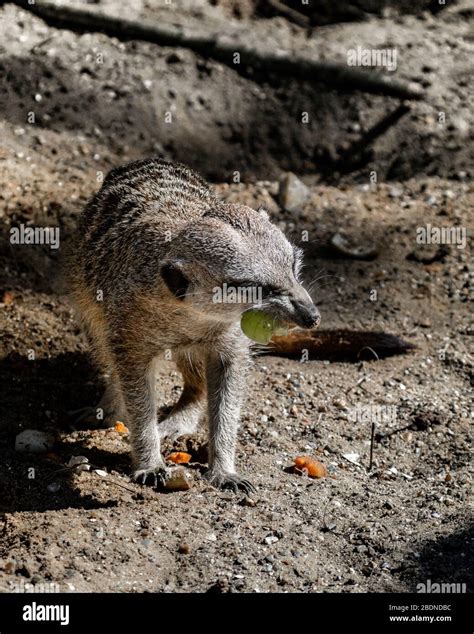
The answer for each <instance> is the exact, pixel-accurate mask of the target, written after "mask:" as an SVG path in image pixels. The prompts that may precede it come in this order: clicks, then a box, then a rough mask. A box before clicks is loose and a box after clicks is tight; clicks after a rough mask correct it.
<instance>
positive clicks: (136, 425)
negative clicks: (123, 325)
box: [117, 354, 170, 486]
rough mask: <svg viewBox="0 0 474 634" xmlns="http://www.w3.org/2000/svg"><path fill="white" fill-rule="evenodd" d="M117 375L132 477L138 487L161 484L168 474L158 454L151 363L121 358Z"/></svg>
mask: <svg viewBox="0 0 474 634" xmlns="http://www.w3.org/2000/svg"><path fill="white" fill-rule="evenodd" d="M117 371H118V376H119V380H120V386H121V389H122V395H123V399H124V403H125V408H126V416H127V424H128V426H129V428H130V433H131V442H132V453H133V463H134V465H133V466H134V469H135V470H134V473H133V477H134V479H135V480H137V481H138V482H140V483H141V484H151V485H153V486H157V485H158V484H161V485H162V484H164V482H165V480H166V477H167V475H168V473H169V471H170V470H169V469H167V467H166V465H165V462H164V460H163V457H162V455H161V450H160V436H159V434H158V427H157V416H156V396H155V360H154V359H147V360H146V361H145V360H140V361H139V360H137V355H132V354H130V355H122V356H121V357H120V361H119V362H118V363H117Z"/></svg>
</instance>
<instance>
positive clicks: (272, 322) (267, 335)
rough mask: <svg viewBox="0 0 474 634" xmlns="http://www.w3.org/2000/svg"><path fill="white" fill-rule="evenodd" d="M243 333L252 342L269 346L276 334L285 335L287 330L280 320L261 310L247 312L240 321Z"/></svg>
mask: <svg viewBox="0 0 474 634" xmlns="http://www.w3.org/2000/svg"><path fill="white" fill-rule="evenodd" d="M240 327H241V328H242V332H243V333H244V334H245V335H247V337H248V338H249V339H252V341H256V342H257V343H263V344H267V343H268V342H269V341H270V339H271V338H272V336H273V335H274V334H277V333H278V334H285V333H286V328H285V327H284V325H283V324H282V322H280V321H279V320H278V319H275V318H274V317H271V316H269V315H267V314H266V313H264V312H263V311H261V310H255V309H252V310H246V311H245V313H243V314H242V318H241V320H240Z"/></svg>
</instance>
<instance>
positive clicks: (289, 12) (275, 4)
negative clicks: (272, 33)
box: [267, 0, 309, 27]
mask: <svg viewBox="0 0 474 634" xmlns="http://www.w3.org/2000/svg"><path fill="white" fill-rule="evenodd" d="M267 4H268V5H269V6H270V7H271V8H272V9H274V10H275V11H276V12H277V13H281V14H282V15H284V16H285V18H287V19H288V20H290V21H291V22H294V23H295V24H298V26H302V27H308V26H309V18H308V16H307V15H304V14H303V13H300V12H299V11H296V10H295V9H292V8H291V7H289V6H288V5H287V4H284V3H283V2H281V0H267Z"/></svg>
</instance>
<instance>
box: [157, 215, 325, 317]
mask: <svg viewBox="0 0 474 634" xmlns="http://www.w3.org/2000/svg"><path fill="white" fill-rule="evenodd" d="M301 263H302V251H301V249H299V248H298V247H295V246H294V245H292V244H291V243H290V242H289V241H288V240H287V238H286V237H285V235H284V234H283V232H282V231H281V230H280V229H279V228H278V227H276V226H275V225H273V224H272V223H271V222H270V220H269V218H268V214H267V213H266V211H264V210H261V209H260V210H259V211H255V210H253V209H251V208H250V207H246V206H245V205H237V204H224V203H222V204H220V205H219V206H218V207H217V208H216V209H214V210H212V211H210V212H208V213H206V214H205V215H204V216H203V217H202V218H200V219H199V220H198V221H195V222H193V223H191V224H189V225H187V226H186V227H185V228H184V229H183V230H182V231H181V233H180V234H179V235H178V236H177V237H176V238H175V239H174V240H173V241H172V244H171V246H170V250H169V253H168V256H167V258H166V261H165V262H164V263H163V265H162V267H161V271H160V273H161V277H162V279H163V281H164V283H165V285H166V287H167V291H168V292H169V293H171V294H172V295H174V297H175V299H176V300H177V301H179V302H182V303H183V304H182V305H183V307H185V306H186V307H189V309H190V310H194V311H198V312H199V313H201V314H202V316H203V317H207V318H208V319H211V320H217V321H235V320H236V319H238V318H240V315H241V313H242V312H244V311H245V310H247V309H249V308H251V307H259V308H261V309H262V310H264V311H265V312H268V314H270V315H272V316H274V317H277V318H279V319H282V320H284V321H289V322H292V323H294V324H296V325H298V326H301V327H303V328H311V327H313V326H316V325H317V324H318V323H319V320H320V316H319V311H318V309H317V308H316V306H315V305H314V303H313V301H312V299H311V297H310V296H309V294H308V293H307V291H306V290H305V289H304V288H303V286H302V285H301V281H300V268H301Z"/></svg>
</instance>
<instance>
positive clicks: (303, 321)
mask: <svg viewBox="0 0 474 634" xmlns="http://www.w3.org/2000/svg"><path fill="white" fill-rule="evenodd" d="M75 249H76V250H75V253H74V256H73V258H72V261H71V264H70V276H69V277H70V284H71V288H72V293H73V296H74V298H75V301H76V304H77V306H78V308H79V311H80V313H81V315H82V318H83V322H84V325H85V327H86V330H87V332H88V334H89V338H90V341H91V345H92V350H93V353H94V356H95V358H96V361H97V362H98V363H99V364H100V365H101V366H103V367H104V368H105V369H106V370H107V372H108V373H109V375H110V385H109V387H108V389H107V392H106V394H105V395H104V399H103V401H102V403H103V405H104V407H107V408H108V409H109V410H110V408H111V406H113V409H114V410H115V411H114V412H113V414H114V415H115V416H116V417H117V418H120V419H124V420H125V421H126V422H127V424H128V425H129V427H130V430H131V439H132V448H133V458H134V468H135V477H136V478H137V479H138V480H140V481H143V482H152V483H155V482H156V481H157V480H159V479H163V478H166V477H167V473H168V472H167V469H166V467H165V464H164V461H163V458H162V456H161V451H160V441H161V439H162V438H164V437H167V436H169V437H172V438H177V437H179V436H181V435H183V434H189V433H192V432H193V430H194V429H195V427H196V425H197V423H198V421H199V419H200V417H201V415H202V414H203V412H204V409H205V397H206V393H207V395H208V399H207V400H208V418H209V470H208V473H207V476H208V478H209V480H210V481H211V482H212V483H213V484H214V485H216V486H222V487H224V486H230V487H233V488H241V489H243V490H244V491H249V490H250V489H251V485H250V483H248V482H247V481H246V480H244V479H242V478H240V477H239V476H238V475H237V474H236V472H235V466H234V455H235V444H236V435H237V427H238V423H239V416H240V407H241V401H242V395H243V393H244V389H245V374H246V369H247V368H248V366H249V359H250V356H249V341H248V339H247V338H246V337H245V336H244V335H243V333H242V331H241V329H240V317H241V314H242V312H243V311H244V310H246V309H248V308H249V307H250V306H251V305H252V304H251V303H249V302H247V303H237V304H232V303H230V304H229V303H216V302H215V295H214V290H215V288H216V287H222V285H223V284H224V283H227V284H231V285H234V286H235V285H240V286H242V287H248V286H256V287H259V288H262V289H264V291H265V295H264V301H263V306H264V308H265V310H267V311H269V312H270V313H273V314H274V315H278V316H280V317H282V318H284V319H287V320H290V321H294V322H296V323H298V324H299V325H301V326H304V327H310V326H312V325H314V324H315V323H316V322H317V321H318V320H319V316H318V313H317V310H316V308H315V306H314V304H313V303H312V301H311V299H310V297H309V295H308V294H307V292H306V291H305V290H304V289H303V287H302V286H301V284H300V283H299V281H298V280H297V277H298V271H299V267H300V262H301V253H300V251H299V249H297V248H295V247H293V246H292V245H291V244H290V243H289V242H288V240H287V239H286V238H285V236H284V235H283V233H282V232H281V231H280V230H279V229H278V228H277V227H275V226H274V225H272V224H271V222H270V221H269V219H268V216H267V214H266V212H265V211H260V210H259V211H255V210H253V209H250V208H249V207H246V206H244V205H239V204H228V203H225V202H222V201H220V200H218V199H217V198H216V197H215V196H214V195H213V193H212V192H211V190H210V189H209V187H208V185H207V184H206V183H205V182H204V181H203V180H202V179H201V178H200V177H199V176H198V175H197V174H195V173H194V172H192V171H191V170H189V169H188V168H187V167H185V166H184V165H181V164H177V163H169V162H166V161H163V160H159V159H149V160H143V161H138V162H136V163H132V164H130V165H126V166H124V167H120V168H118V169H115V170H113V171H112V172H110V174H109V175H108V176H107V178H106V179H105V181H104V183H103V186H102V188H101V190H100V191H99V192H98V193H97V194H96V195H95V196H94V197H93V199H92V200H91V201H90V202H89V204H88V205H87V207H86V209H85V210H84V212H83V214H82V216H81V218H80V221H79V225H78V230H77V236H76V240H75ZM166 350H170V351H171V353H172V358H173V359H175V360H176V363H177V366H178V368H179V369H180V371H181V372H182V374H183V378H184V389H183V393H182V395H181V397H180V399H179V401H178V403H177V404H176V406H175V408H174V409H173V411H172V412H171V414H170V415H169V417H168V418H167V419H166V420H164V421H163V422H161V423H160V424H159V425H158V424H157V419H156V403H155V365H156V361H157V359H158V358H159V357H160V356H162V355H163V353H164V351H166ZM109 413H111V414H112V412H109Z"/></svg>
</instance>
